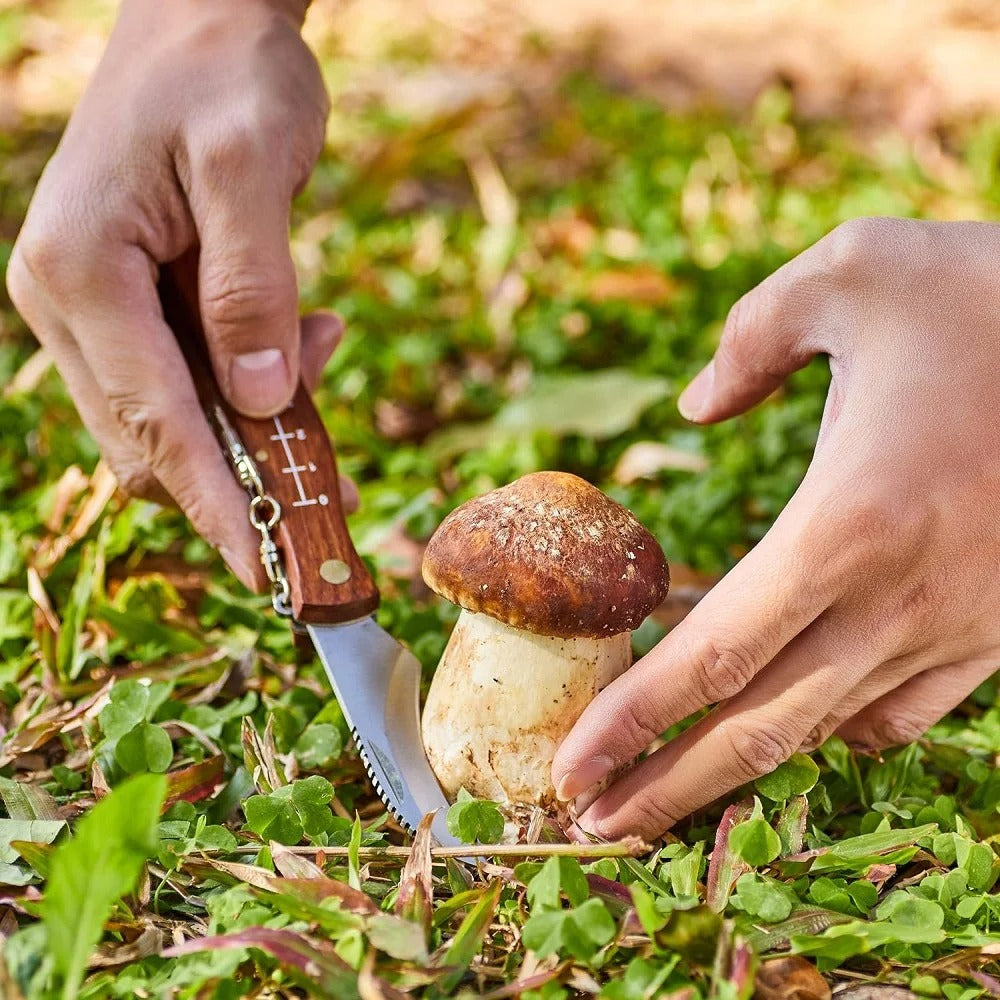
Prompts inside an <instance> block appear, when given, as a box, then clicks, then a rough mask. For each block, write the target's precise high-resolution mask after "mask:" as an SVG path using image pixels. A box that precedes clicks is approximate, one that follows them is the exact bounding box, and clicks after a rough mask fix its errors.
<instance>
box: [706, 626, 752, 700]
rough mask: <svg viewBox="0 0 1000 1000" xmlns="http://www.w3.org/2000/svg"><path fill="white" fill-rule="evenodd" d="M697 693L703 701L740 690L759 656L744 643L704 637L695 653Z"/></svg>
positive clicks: (717, 698) (723, 696) (750, 674)
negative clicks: (698, 688)
mask: <svg viewBox="0 0 1000 1000" xmlns="http://www.w3.org/2000/svg"><path fill="white" fill-rule="evenodd" d="M695 662H696V663H697V664H698V666H699V669H698V674H697V676H698V682H699V684H700V685H701V690H700V695H701V697H702V699H703V701H704V702H705V704H714V703H716V702H720V701H725V700H726V699H727V698H732V697H733V696H734V695H737V694H739V693H740V692H741V691H742V690H743V689H744V688H745V687H746V686H747V684H749V683H750V681H751V680H752V679H753V677H754V675H755V674H756V673H757V670H758V668H759V666H760V660H759V657H758V656H756V655H755V654H754V653H753V652H752V651H751V650H750V649H749V648H748V647H747V646H746V645H744V644H726V645H722V644H720V643H718V642H716V641H714V640H711V639H708V640H705V641H704V643H703V644H702V646H701V648H700V649H698V650H697V651H696V653H695Z"/></svg>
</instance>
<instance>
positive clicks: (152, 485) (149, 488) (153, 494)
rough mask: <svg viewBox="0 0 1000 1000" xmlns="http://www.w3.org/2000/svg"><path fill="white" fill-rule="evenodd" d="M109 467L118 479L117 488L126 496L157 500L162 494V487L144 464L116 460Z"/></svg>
mask: <svg viewBox="0 0 1000 1000" xmlns="http://www.w3.org/2000/svg"><path fill="white" fill-rule="evenodd" d="M111 468H112V471H113V472H114V474H115V479H116V480H117V481H118V488H119V489H120V490H121V491H122V492H123V493H124V494H125V495H126V496H129V497H139V498H141V499H144V500H157V499H159V498H160V496H161V495H162V493H163V487H162V486H160V483H159V480H157V478H156V476H154V475H153V473H152V472H151V471H150V470H149V469H148V468H147V467H146V466H144V465H138V464H134V463H123V462H116V463H113V464H112V467H111Z"/></svg>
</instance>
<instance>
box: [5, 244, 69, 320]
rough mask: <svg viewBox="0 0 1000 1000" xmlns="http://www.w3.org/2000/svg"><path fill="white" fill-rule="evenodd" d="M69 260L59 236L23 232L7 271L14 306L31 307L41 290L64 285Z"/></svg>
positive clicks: (8, 285)
mask: <svg viewBox="0 0 1000 1000" xmlns="http://www.w3.org/2000/svg"><path fill="white" fill-rule="evenodd" d="M66 257H67V254H66V246H65V244H64V243H63V241H62V240H61V239H60V238H59V236H58V235H56V234H55V233H52V232H49V231H46V232H37V231H24V232H22V233H21V235H20V237H19V238H18V241H17V244H16V245H15V247H14V251H13V253H12V255H11V259H10V263H9V265H8V268H7V291H8V292H9V293H10V298H11V301H12V302H13V303H14V305H16V306H17V307H18V308H19V309H20V308H21V307H22V304H24V305H25V306H29V307H30V304H31V303H32V302H33V301H34V299H35V297H36V296H37V294H38V290H39V289H40V288H44V287H46V286H49V287H52V286H55V285H57V284H58V283H60V282H59V279H60V276H61V275H62V274H63V273H64V270H65V263H64V262H65V260H66Z"/></svg>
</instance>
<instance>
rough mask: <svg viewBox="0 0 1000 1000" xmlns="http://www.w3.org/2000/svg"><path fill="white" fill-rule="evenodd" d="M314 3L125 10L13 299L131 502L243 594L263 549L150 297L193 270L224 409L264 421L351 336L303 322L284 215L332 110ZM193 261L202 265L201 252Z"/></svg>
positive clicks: (36, 223) (32, 220)
mask: <svg viewBox="0 0 1000 1000" xmlns="http://www.w3.org/2000/svg"><path fill="white" fill-rule="evenodd" d="M306 6H307V0H214V2H212V3H203V2H197V0H171V2H170V3H162V2H160V0H125V2H124V3H123V4H122V7H121V13H120V16H119V19H118V23H117V24H116V25H115V29H114V32H113V33H112V36H111V40H110V41H109V43H108V47H107V50H106V52H105V54H104V57H103V59H102V60H101V63H100V65H99V66H98V69H97V71H96V73H95V75H94V78H93V80H92V81H91V83H90V85H89V87H88V89H87V92H86V94H85V95H84V97H83V98H82V100H81V102H80V105H79V107H78V108H77V110H76V112H75V114H74V115H73V117H72V119H71V121H70V123H69V125H68V126H67V128H66V132H65V134H64V136H63V138H62V141H61V142H60V144H59V148H58V149H57V151H56V153H55V155H54V156H53V157H52V159H51V161H50V162H49V164H48V166H47V167H46V169H45V172H44V174H43V175H42V179H41V181H40V182H39V184H38V188H37V190H36V191H35V195H34V199H33V201H32V203H31V207H30V209H29V211H28V216H27V219H26V221H25V224H24V227H23V228H22V230H21V234H20V236H19V238H18V241H17V244H16V246H15V248H14V252H13V256H12V257H11V260H10V264H9V267H8V272H7V284H8V288H9V291H10V295H11V299H12V300H13V302H14V304H15V306H16V307H17V308H18V310H19V311H20V312H21V314H22V315H23V316H24V318H25V320H26V322H27V323H28V324H29V325H30V326H31V328H32V329H33V330H34V332H35V334H36V335H37V337H38V339H39V340H40V341H41V342H42V343H43V344H44V345H45V347H46V348H47V349H48V350H49V351H50V353H51V354H52V356H53V358H54V359H55V362H56V364H57V366H58V368H59V370H60V371H61V373H62V376H63V378H64V379H65V381H66V384H67V386H68V388H69V391H70V393H71V395H72V396H73V399H74V401H75V403H76V405H77V407H78V409H79V410H80V413H81V416H82V417H83V420H84V422H85V423H86V425H87V427H88V428H89V430H90V431H91V433H92V434H93V435H94V437H95V438H96V440H97V442H98V444H99V446H100V448H101V450H102V452H103V453H104V455H105V457H106V459H107V460H108V461H109V463H110V465H111V467H112V468H113V470H114V471H115V473H116V474H117V476H118V479H119V482H120V483H121V484H122V486H123V488H124V489H126V490H127V491H128V492H130V493H132V494H136V495H142V496H147V497H151V498H153V499H163V498H164V495H165V494H168V495H169V496H170V497H172V498H173V500H174V501H176V502H177V504H178V505H179V506H180V507H181V508H182V509H183V510H184V511H185V513H186V514H187V515H188V517H189V518H190V519H191V521H192V523H193V524H194V527H195V528H196V529H197V530H198V531H199V532H200V533H201V534H202V535H203V536H204V537H205V538H206V539H207V540H208V541H209V542H211V543H212V544H213V545H214V546H216V547H217V548H219V550H220V551H221V553H222V555H223V556H224V557H225V558H226V560H227V561H228V562H229V564H230V566H231V567H232V568H233V570H234V571H235V572H236V573H237V575H238V576H239V577H240V578H241V579H242V580H243V581H244V582H245V583H247V584H249V585H254V584H259V583H260V582H261V577H262V574H261V572H260V568H259V565H258V561H257V558H256V547H257V537H256V534H255V532H254V531H253V529H252V528H251V527H250V525H249V523H248V522H247V519H246V518H238V517H233V515H232V511H233V510H238V509H241V508H243V507H245V506H246V497H245V496H244V494H243V493H242V491H241V489H240V488H239V486H238V485H237V483H236V481H235V479H234V477H233V474H232V472H231V471H230V469H229V467H228V465H227V464H226V462H225V461H224V459H223V458H222V455H221V452H220V450H219V446H218V444H217V443H216V440H215V438H214V435H213V433H212V431H211V430H210V428H209V426H208V423H207V421H206V420H205V418H204V416H203V415H202V411H201V409H200V407H199V405H198V402H197V398H196V395H195V390H194V385H193V383H192V380H191V377H190V375H189V373H188V370H187V367H186V365H185V363H184V359H183V357H182V355H181V352H180V349H179V348H178V345H177V343H176V341H175V339H174V336H173V334H172V333H171V331H170V329H169V328H168V327H167V326H166V325H165V323H164V321H163V315H162V312H161V309H160V306H159V301H158V299H157V290H156V283H157V274H158V268H159V267H160V266H161V265H164V264H165V263H167V262H173V261H177V260H178V258H181V257H182V255H184V256H185V259H186V260H194V259H196V260H197V272H198V273H197V287H198V293H199V305H200V309H201V314H202V320H203V323H204V327H205V332H206V337H207V340H208V348H209V353H210V355H211V360H212V364H213V367H214V370H215V374H216V378H217V380H218V383H219V385H220V387H221V389H222V391H223V393H224V395H225V396H226V397H227V399H228V400H229V401H230V402H231V403H232V404H233V405H234V406H235V407H236V409H238V410H240V411H242V412H243V413H245V414H247V415H249V416H270V415H271V414H273V413H276V412H278V411H279V410H281V409H283V408H284V407H285V406H286V405H287V404H288V402H289V401H290V399H291V396H292V393H293V391H294V387H295V384H296V382H297V381H298V378H299V376H300V373H301V375H302V376H303V377H304V379H305V381H306V384H307V385H310V384H312V383H314V382H315V381H316V379H317V378H318V375H319V372H320V370H321V369H322V367H323V365H324V364H325V362H326V360H327V359H328V358H329V356H330V354H331V352H332V351H333V349H334V347H335V345H336V343H337V340H338V339H339V336H340V324H339V322H338V321H337V320H336V318H335V317H333V316H330V315H326V314H315V315H312V316H309V317H306V318H305V319H303V320H301V322H300V319H299V316H298V293H297V290H296V282H295V272H294V269H293V266H292V260H291V256H290V253H289V243H288V216H289V208H290V204H291V200H292V197H293V195H294V194H295V193H296V192H297V191H298V190H299V189H300V188H301V187H302V186H303V185H304V184H305V182H306V180H307V178H308V176H309V174H310V172H311V170H312V168H313V165H314V164H315V161H316V158H317V156H318V155H319V152H320V149H321V147H322V143H323V136H324V130H325V120H326V115H327V111H328V102H327V97H326V93H325V90H324V87H323V82H322V79H321V77H320V73H319V69H318V67H317V65H316V61H315V60H314V59H313V57H312V54H311V53H310V52H309V50H308V48H307V47H306V45H305V43H304V42H303V41H302V38H301V36H300V33H299V29H300V28H301V23H302V18H303V17H304V14H305V9H306ZM199 246H200V252H199Z"/></svg>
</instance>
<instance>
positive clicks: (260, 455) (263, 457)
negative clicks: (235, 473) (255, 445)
mask: <svg viewBox="0 0 1000 1000" xmlns="http://www.w3.org/2000/svg"><path fill="white" fill-rule="evenodd" d="M253 457H254V458H256V459H257V461H258V462H266V461H267V460H268V458H269V456H268V454H267V452H266V451H265V450H264V449H263V448H260V449H259V450H258V451H257V452H256V453H255V454H254V456H253Z"/></svg>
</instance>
